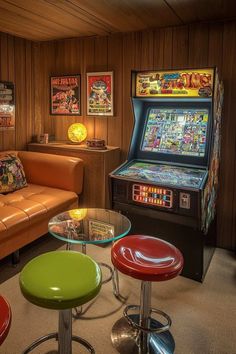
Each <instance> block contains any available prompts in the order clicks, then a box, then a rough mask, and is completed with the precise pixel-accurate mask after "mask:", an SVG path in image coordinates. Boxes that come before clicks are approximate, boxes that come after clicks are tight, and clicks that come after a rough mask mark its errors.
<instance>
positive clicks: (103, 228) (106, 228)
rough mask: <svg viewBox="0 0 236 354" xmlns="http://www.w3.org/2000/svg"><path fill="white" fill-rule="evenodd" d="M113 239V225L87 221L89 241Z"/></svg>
mask: <svg viewBox="0 0 236 354" xmlns="http://www.w3.org/2000/svg"><path fill="white" fill-rule="evenodd" d="M113 237H114V225H111V224H107V223H105V222H102V221H98V220H91V219H90V220H89V238H90V240H106V239H111V238H113Z"/></svg>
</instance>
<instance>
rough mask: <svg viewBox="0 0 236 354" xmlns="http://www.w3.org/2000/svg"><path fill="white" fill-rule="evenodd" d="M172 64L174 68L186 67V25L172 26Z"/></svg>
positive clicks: (187, 59) (187, 37) (187, 42)
mask: <svg viewBox="0 0 236 354" xmlns="http://www.w3.org/2000/svg"><path fill="white" fill-rule="evenodd" d="M172 43H173V49H172V51H173V52H172V66H173V67H174V68H187V67H188V62H189V58H188V54H189V52H188V48H189V32H188V27H187V26H180V27H176V28H173V41H172Z"/></svg>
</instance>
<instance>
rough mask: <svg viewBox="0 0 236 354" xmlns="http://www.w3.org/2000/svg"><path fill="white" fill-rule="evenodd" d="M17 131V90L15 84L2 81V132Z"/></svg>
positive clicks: (0, 84) (0, 88)
mask: <svg viewBox="0 0 236 354" xmlns="http://www.w3.org/2000/svg"><path fill="white" fill-rule="evenodd" d="M14 129H15V90H14V84H13V82H7V81H0V131H3V130H14Z"/></svg>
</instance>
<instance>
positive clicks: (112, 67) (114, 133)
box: [107, 34, 123, 146]
mask: <svg viewBox="0 0 236 354" xmlns="http://www.w3.org/2000/svg"><path fill="white" fill-rule="evenodd" d="M107 50H108V70H109V71H113V75H114V92H113V96H114V117H109V118H108V119H107V120H108V132H107V133H108V138H107V144H108V145H114V146H121V145H122V140H121V138H122V136H121V134H120V133H118V132H121V131H122V105H123V92H122V84H123V75H122V61H123V56H122V50H123V41H122V35H121V34H117V35H114V36H113V37H112V38H111V37H109V38H108V49H107Z"/></svg>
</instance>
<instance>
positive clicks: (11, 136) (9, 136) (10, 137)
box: [4, 35, 30, 150]
mask: <svg viewBox="0 0 236 354" xmlns="http://www.w3.org/2000/svg"><path fill="white" fill-rule="evenodd" d="M7 42H8V50H7V54H8V80H9V81H11V82H15V63H14V57H15V48H14V38H13V37H12V36H9V35H8V38H7ZM28 43H30V42H28ZM15 101H16V97H15ZM14 149H15V131H14V130H11V131H6V132H4V150H14Z"/></svg>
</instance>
